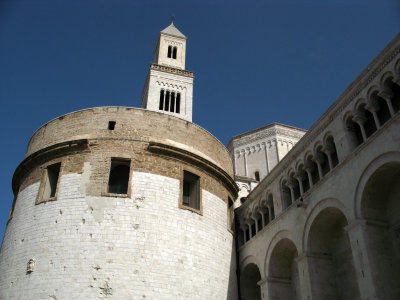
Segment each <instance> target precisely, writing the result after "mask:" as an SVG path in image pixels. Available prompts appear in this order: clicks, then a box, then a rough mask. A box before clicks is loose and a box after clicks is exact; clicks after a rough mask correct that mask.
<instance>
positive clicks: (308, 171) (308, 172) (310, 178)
mask: <svg viewBox="0 0 400 300" xmlns="http://www.w3.org/2000/svg"><path fill="white" fill-rule="evenodd" d="M304 170H305V171H306V172H307V175H308V183H309V184H310V189H311V188H312V187H313V185H314V184H313V182H312V174H311V170H310V168H309V167H305V168H304Z"/></svg>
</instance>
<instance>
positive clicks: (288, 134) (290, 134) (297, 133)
mask: <svg viewBox="0 0 400 300" xmlns="http://www.w3.org/2000/svg"><path fill="white" fill-rule="evenodd" d="M305 132H306V131H305V130H302V129H298V128H295V127H293V128H292V127H291V126H286V125H279V124H275V123H274V124H270V125H268V126H266V127H262V128H259V129H256V130H254V131H250V132H247V133H243V134H241V135H238V136H235V137H233V138H232V139H231V140H230V142H229V144H228V149H229V150H231V149H232V148H236V147H240V146H243V145H247V144H250V143H254V142H258V141H260V140H262V139H267V138H269V137H276V138H289V139H296V140H299V139H301V138H302V137H303V136H304V133H305Z"/></svg>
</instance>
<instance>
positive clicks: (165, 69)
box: [150, 64, 194, 78]
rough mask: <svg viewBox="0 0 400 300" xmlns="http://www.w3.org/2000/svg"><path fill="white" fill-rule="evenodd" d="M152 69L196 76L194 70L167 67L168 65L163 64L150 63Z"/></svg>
mask: <svg viewBox="0 0 400 300" xmlns="http://www.w3.org/2000/svg"><path fill="white" fill-rule="evenodd" d="M150 69H151V70H157V71H163V72H169V73H174V74H177V75H182V76H186V77H192V78H193V77H194V74H193V72H191V71H187V70H181V69H177V68H173V67H167V66H162V65H157V64H151V65H150Z"/></svg>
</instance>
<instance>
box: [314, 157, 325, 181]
mask: <svg viewBox="0 0 400 300" xmlns="http://www.w3.org/2000/svg"><path fill="white" fill-rule="evenodd" d="M313 161H314V162H315V163H316V164H317V168H318V175H319V180H321V179H322V178H323V177H324V175H323V174H322V167H321V163H320V161H321V158H320V157H318V156H317V155H315V156H314V159H313Z"/></svg>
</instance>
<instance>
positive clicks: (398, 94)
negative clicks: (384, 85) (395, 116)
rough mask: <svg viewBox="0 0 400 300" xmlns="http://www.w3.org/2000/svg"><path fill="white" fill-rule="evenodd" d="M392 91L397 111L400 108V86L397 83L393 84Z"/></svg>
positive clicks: (394, 106)
mask: <svg viewBox="0 0 400 300" xmlns="http://www.w3.org/2000/svg"><path fill="white" fill-rule="evenodd" d="M392 92H393V97H392V101H391V103H392V107H393V110H394V112H395V113H397V112H398V111H399V110H400V86H398V85H397V84H393V85H392Z"/></svg>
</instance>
